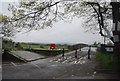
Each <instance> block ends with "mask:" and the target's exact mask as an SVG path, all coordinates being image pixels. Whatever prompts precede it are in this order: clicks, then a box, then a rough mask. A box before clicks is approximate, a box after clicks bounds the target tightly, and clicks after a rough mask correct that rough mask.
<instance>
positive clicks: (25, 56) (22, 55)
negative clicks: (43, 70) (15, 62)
mask: <svg viewBox="0 0 120 81" xmlns="http://www.w3.org/2000/svg"><path fill="white" fill-rule="evenodd" d="M10 54H12V55H14V56H15V57H17V58H19V59H21V60H23V61H25V62H29V61H34V60H37V59H43V58H44V56H42V55H39V54H36V53H32V52H29V51H11V53H10Z"/></svg>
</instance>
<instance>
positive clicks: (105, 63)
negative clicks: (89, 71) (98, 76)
mask: <svg viewBox="0 0 120 81" xmlns="http://www.w3.org/2000/svg"><path fill="white" fill-rule="evenodd" d="M96 61H97V62H98V67H97V68H98V69H106V70H110V71H112V72H114V71H118V70H120V69H119V68H120V67H119V63H118V56H117V55H114V54H103V53H99V52H97V53H96Z"/></svg>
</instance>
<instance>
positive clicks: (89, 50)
mask: <svg viewBox="0 0 120 81" xmlns="http://www.w3.org/2000/svg"><path fill="white" fill-rule="evenodd" d="M90 52H91V46H89V49H88V59H90Z"/></svg>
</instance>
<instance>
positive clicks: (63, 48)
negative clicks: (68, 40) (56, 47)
mask: <svg viewBox="0 0 120 81" xmlns="http://www.w3.org/2000/svg"><path fill="white" fill-rule="evenodd" d="M64 51H65V50H64V48H63V50H62V57H64Z"/></svg>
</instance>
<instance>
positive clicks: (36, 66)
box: [33, 64, 41, 69]
mask: <svg viewBox="0 0 120 81" xmlns="http://www.w3.org/2000/svg"><path fill="white" fill-rule="evenodd" d="M33 65H34V66H35V67H37V68H38V69H41V68H40V67H39V66H38V65H36V64H33Z"/></svg>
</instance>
